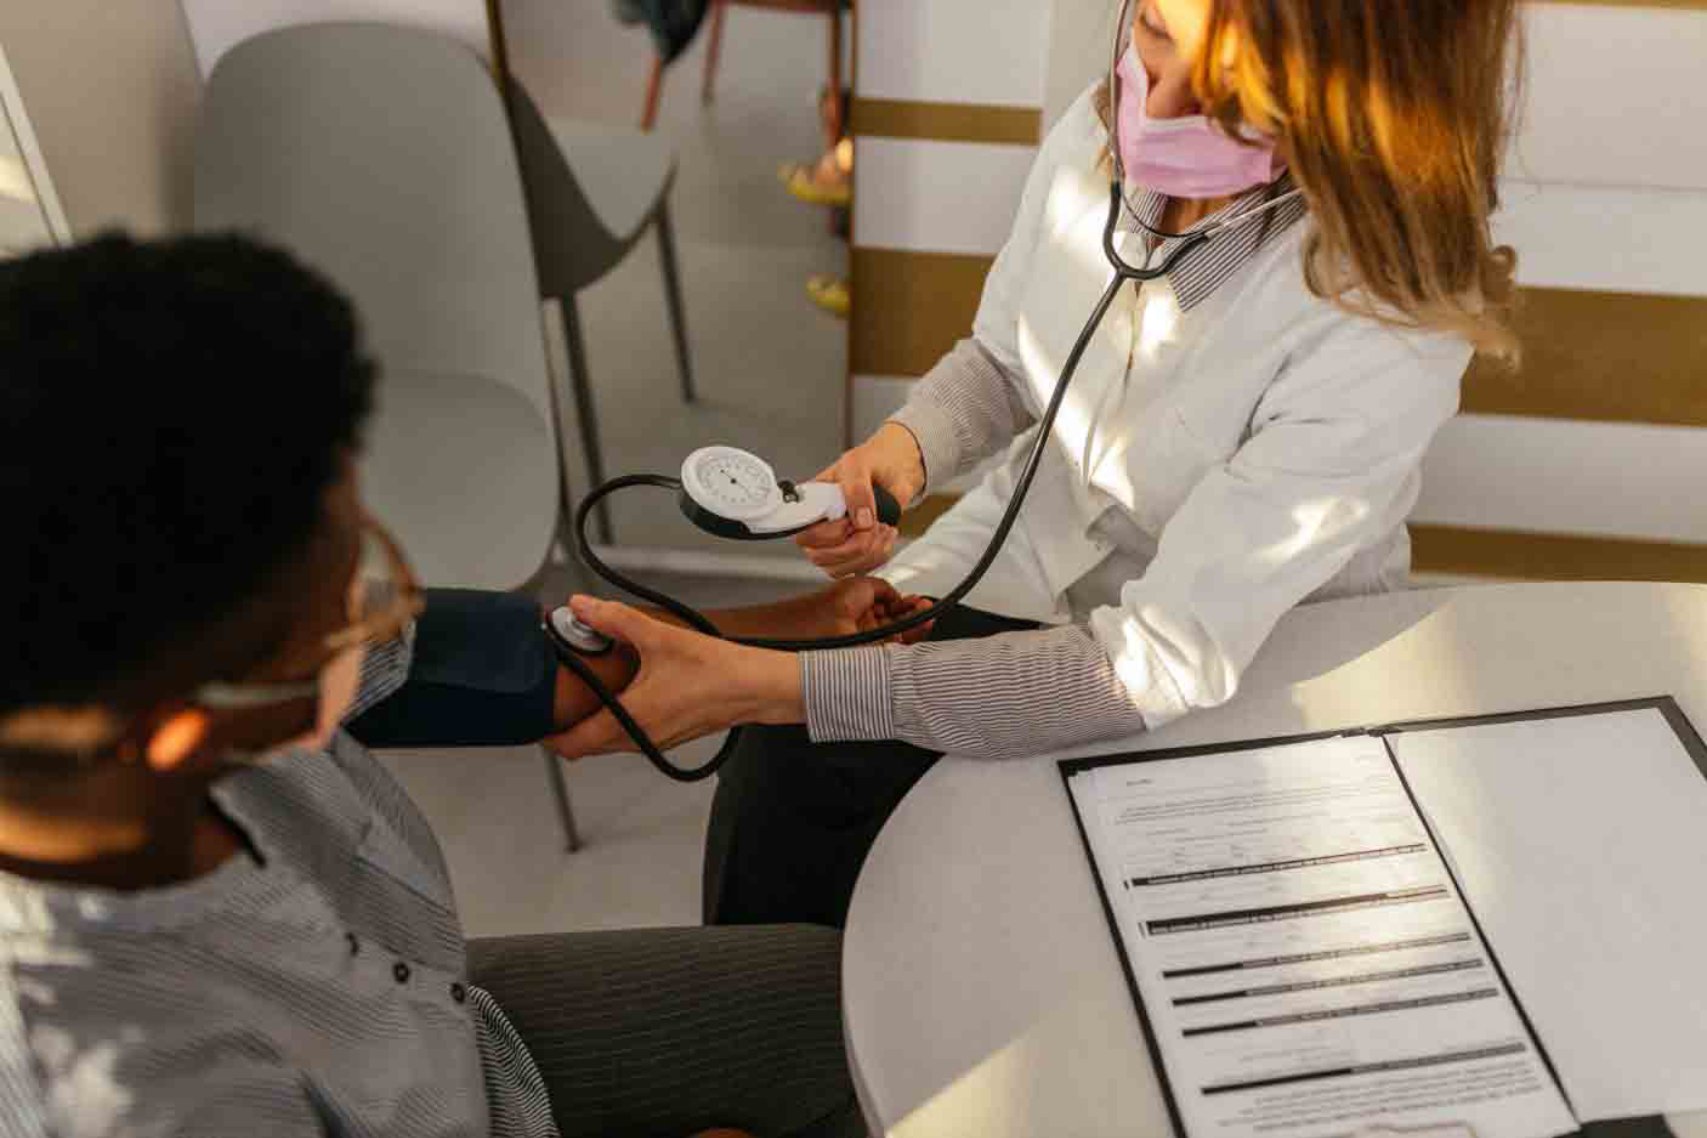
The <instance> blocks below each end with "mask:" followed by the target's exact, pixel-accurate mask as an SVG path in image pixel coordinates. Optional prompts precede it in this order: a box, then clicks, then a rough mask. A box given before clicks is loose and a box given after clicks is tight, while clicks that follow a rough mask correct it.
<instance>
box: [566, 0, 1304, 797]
mask: <svg viewBox="0 0 1707 1138" xmlns="http://www.w3.org/2000/svg"><path fill="white" fill-rule="evenodd" d="M1130 9H1131V0H1125V3H1123V4H1122V6H1121V18H1120V22H1119V24H1118V25H1117V26H1118V27H1120V28H1121V29H1124V28H1125V27H1126V26H1127V20H1126V17H1127V14H1128V13H1129V11H1130ZM1125 40H1126V36H1125V34H1124V31H1123V32H1122V34H1121V35H1119V36H1117V37H1116V45H1115V54H1114V59H1113V62H1112V63H1111V64H1110V67H1109V88H1108V89H1109V91H1110V92H1111V94H1112V95H1113V97H1112V98H1111V99H1110V105H1111V106H1110V118H1111V119H1112V120H1113V121H1111V123H1110V124H1109V139H1110V141H1111V145H1110V146H1109V151H1110V154H1111V155H1112V157H1113V162H1114V177H1113V180H1112V182H1111V184H1110V186H1109V192H1108V220H1107V222H1106V223H1105V224H1104V226H1103V233H1102V246H1103V255H1104V256H1106V257H1107V258H1108V263H1109V265H1110V267H1112V268H1113V270H1114V276H1113V277H1112V279H1110V281H1109V282H1108V286H1107V287H1106V288H1105V289H1104V290H1103V292H1102V295H1101V297H1100V298H1099V299H1098V300H1097V302H1096V305H1095V307H1094V308H1093V309H1092V310H1091V314H1090V316H1089V318H1088V319H1087V320H1086V321H1085V325H1084V328H1083V330H1081V331H1080V333H1079V336H1078V339H1077V340H1076V341H1075V342H1074V344H1073V349H1072V351H1071V352H1069V353H1068V355H1067V360H1066V362H1065V363H1064V364H1063V365H1062V367H1061V375H1060V378H1059V379H1057V380H1056V381H1055V390H1054V392H1053V393H1052V394H1051V395H1050V398H1049V404H1048V406H1047V407H1046V408H1045V409H1044V412H1043V415H1042V417H1041V418H1040V420H1039V422H1038V426H1037V434H1036V437H1035V438H1034V439H1033V440H1032V444H1031V449H1030V450H1029V451H1028V452H1027V454H1026V459H1025V465H1024V466H1023V467H1022V468H1021V470H1020V475H1019V478H1018V479H1017V480H1016V482H1015V483H1014V489H1013V494H1012V495H1011V497H1010V498H1009V499H1008V505H1007V508H1006V509H1005V510H1003V512H1002V517H1001V520H1000V521H999V522H997V524H996V528H995V530H994V531H993V532H992V533H991V535H990V541H989V543H988V544H987V545H986V546H985V547H984V552H983V554H982V555H980V556H979V558H978V560H977V562H976V563H974V564H973V566H972V569H971V570H970V571H969V572H968V573H967V574H966V576H965V578H964V579H963V580H961V582H960V583H959V584H958V585H956V586H955V587H954V588H952V589H950V590H949V591H948V592H947V593H946V594H944V595H943V596H942V597H941V598H940V599H939V600H937V601H936V602H935V603H933V604H932V605H930V606H929V607H928V608H925V609H923V610H921V611H919V612H916V613H914V614H912V615H911V616H908V617H906V618H904V619H902V620H899V621H896V622H895V623H893V624H890V625H886V626H885V627H883V628H875V629H870V630H867V631H865V632H857V633H853V634H850V635H847V636H831V637H824V638H821V639H813V640H784V639H771V638H768V637H746V636H728V637H726V636H724V635H723V633H721V632H720V631H719V630H718V628H717V626H716V625H715V624H713V623H712V622H711V621H710V620H709V619H707V618H706V616H705V615H704V614H703V613H701V612H699V611H697V610H696V609H694V608H692V607H690V606H688V605H686V604H683V603H682V602H681V601H678V600H676V599H675V598H674V597H671V596H669V595H668V594H666V593H663V592H660V591H658V590H657V589H652V588H649V587H647V586H646V585H643V584H641V583H640V582H638V581H635V580H632V579H631V578H628V577H625V576H624V575H623V574H621V573H619V572H618V571H617V570H615V569H613V568H612V567H611V566H610V565H608V564H606V563H605V562H604V561H603V560H601V559H600V558H599V556H598V554H597V552H595V551H594V549H593V546H592V543H591V542H590V541H589V540H588V538H587V520H588V518H589V517H591V515H592V512H593V510H594V509H595V508H596V507H597V506H598V504H599V503H600V502H602V501H604V500H605V499H606V498H608V497H609V496H610V495H612V494H614V493H616V492H617V491H619V490H626V489H629V488H632V487H636V486H650V487H655V488H660V489H667V490H674V491H676V492H677V496H678V500H679V505H680V507H681V509H682V512H683V513H684V514H685V515H686V516H687V517H688V520H689V521H691V522H693V523H694V524H695V525H697V526H699V527H700V528H701V529H704V530H706V531H707V532H710V533H713V534H716V535H717V536H719V537H725V538H732V539H736V540H768V539H773V538H780V537H787V536H790V535H792V534H795V533H799V532H800V531H801V530H804V529H807V528H809V527H810V526H812V525H815V524H817V523H818V522H820V521H823V520H825V519H836V518H840V517H843V516H845V515H846V513H847V505H846V503H845V502H844V501H843V500H842V494H841V490H840V488H839V487H836V486H831V485H828V484H826V483H802V484H799V485H796V484H794V483H790V482H787V481H785V480H783V479H779V478H777V477H776V474H775V472H774V471H772V470H771V468H770V466H769V464H767V463H766V462H765V461H764V460H763V459H761V458H759V457H758V456H757V455H753V454H750V453H748V452H746V451H742V450H737V449H736V448H733V447H721V446H717V447H705V448H702V449H700V450H697V451H695V452H694V453H693V454H691V455H689V456H688V458H687V460H686V461H685V462H684V463H683V464H682V473H681V476H680V477H670V476H667V475H660V474H630V475H624V476H622V477H619V478H613V479H611V480H610V481H608V482H606V483H604V484H603V485H601V486H599V487H597V488H596V489H594V490H593V491H592V492H591V493H589V494H588V495H587V496H586V498H584V499H583V500H582V502H581V505H580V508H579V509H578V510H577V511H576V514H575V540H576V545H577V548H578V550H579V552H580V555H581V558H582V560H583V561H584V562H585V563H586V565H587V567H588V568H589V569H591V570H592V571H593V572H594V573H596V574H597V575H598V576H599V577H601V578H602V579H604V580H605V581H607V582H609V583H610V584H612V585H615V586H616V587H617V588H619V589H622V590H623V591H625V592H627V593H629V594H630V595H632V596H634V597H637V598H639V599H641V600H644V601H649V602H651V603H652V604H655V605H657V606H658V607H659V608H662V609H664V610H665V611H667V612H669V613H671V614H672V615H674V616H676V617H677V618H678V619H680V620H681V621H682V622H683V623H685V624H686V625H687V626H688V627H690V628H692V629H695V630H696V631H698V632H702V633H704V634H705V635H707V636H714V637H718V638H719V639H725V640H731V641H734V642H735V643H738V644H745V645H749V646H752V647H755V648H770V649H774V650H778V651H785V652H806V651H820V650H825V649H832V648H855V647H859V646H861V645H867V644H877V643H881V642H883V641H887V640H890V639H892V638H894V637H896V636H899V635H901V634H902V633H904V632H908V631H911V630H912V629H915V628H919V627H921V626H923V625H925V624H929V623H930V622H931V621H934V620H936V619H937V618H939V617H940V616H942V615H943V614H944V613H946V612H947V611H949V610H950V609H951V608H953V607H954V606H955V605H957V604H959V603H960V602H961V601H962V600H964V599H965V597H966V596H967V594H969V593H971V592H972V590H973V589H975V588H977V586H978V583H979V582H980V581H982V580H983V579H984V575H985V574H986V573H988V572H989V570H990V566H991V565H993V564H994V563H995V560H996V556H997V555H998V554H999V553H1000V552H1001V550H1002V546H1003V544H1004V543H1005V542H1006V541H1007V538H1008V534H1009V533H1010V532H1011V531H1012V530H1013V527H1014V523H1015V522H1016V521H1018V519H1019V512H1020V508H1021V507H1022V506H1023V505H1024V504H1025V498H1026V495H1027V493H1028V492H1029V491H1030V490H1031V484H1032V481H1033V480H1034V479H1035V478H1036V477H1037V471H1038V469H1039V467H1040V466H1041V465H1042V462H1043V455H1044V453H1045V451H1046V450H1047V448H1048V444H1049V439H1050V435H1051V434H1052V432H1053V431H1054V427H1055V419H1056V416H1057V415H1058V414H1059V413H1060V411H1061V405H1062V403H1063V401H1064V400H1065V399H1066V396H1067V389H1068V387H1069V386H1070V385H1071V384H1072V382H1073V377H1074V376H1075V375H1076V374H1078V370H1079V364H1080V361H1081V360H1083V358H1084V355H1085V351H1086V349H1087V348H1089V346H1090V343H1091V339H1092V337H1093V336H1095V334H1096V332H1097V329H1098V328H1100V327H1101V326H1102V322H1103V319H1104V317H1106V316H1107V315H1108V310H1109V308H1110V306H1112V305H1113V303H1114V300H1115V298H1116V297H1117V296H1119V295H1120V291H1121V290H1122V289H1123V288H1125V287H1126V285H1128V284H1137V285H1142V284H1143V283H1144V282H1146V281H1153V280H1156V279H1158V278H1160V277H1164V276H1167V275H1168V274H1169V273H1172V272H1173V271H1174V269H1176V268H1177V267H1178V266H1179V265H1180V263H1181V262H1182V261H1184V260H1185V258H1187V257H1189V256H1191V255H1192V254H1193V253H1195V252H1196V251H1197V250H1199V249H1201V248H1203V247H1204V246H1205V245H1207V244H1209V243H1210V242H1211V241H1213V240H1215V239H1216V238H1217V237H1220V236H1222V235H1223V234H1225V233H1227V232H1229V231H1231V230H1233V229H1238V228H1241V227H1243V226H1246V225H1249V224H1250V223H1251V222H1252V221H1254V220H1257V219H1260V218H1262V217H1264V216H1266V215H1267V214H1269V213H1270V211H1272V210H1274V209H1275V208H1276V207H1278V206H1280V205H1283V204H1285V203H1286V202H1288V201H1290V200H1292V199H1293V198H1296V197H1298V196H1300V194H1301V193H1302V191H1301V190H1297V189H1294V190H1290V191H1287V192H1285V193H1282V194H1277V195H1275V196H1273V197H1272V198H1271V199H1269V200H1267V201H1265V202H1262V203H1260V204H1258V205H1255V206H1252V207H1251V208H1249V209H1244V210H1241V211H1239V212H1238V213H1236V214H1234V215H1232V216H1230V217H1226V218H1221V219H1218V220H1214V221H1211V222H1210V223H1209V224H1207V225H1205V226H1203V227H1202V228H1200V229H1193V230H1188V231H1186V232H1184V233H1167V232H1164V231H1162V230H1158V229H1155V228H1153V227H1152V226H1150V225H1149V224H1147V223H1146V222H1145V221H1144V220H1143V217H1142V214H1141V212H1140V211H1139V210H1138V209H1137V208H1136V207H1134V206H1133V204H1132V203H1131V202H1130V201H1129V200H1128V199H1127V197H1126V193H1125V185H1126V176H1125V168H1124V166H1123V165H1122V163H1121V159H1120V147H1119V146H1118V145H1114V144H1112V143H1113V140H1114V139H1116V138H1118V137H1119V134H1118V131H1119V121H1118V120H1119V114H1120V110H1119V104H1120V100H1119V97H1118V92H1119V87H1118V85H1117V84H1118V78H1117V75H1116V69H1117V67H1118V65H1119V61H1120V55H1121V52H1122V51H1123V50H1124V48H1123V45H1124V43H1125ZM1122 209H1124V210H1125V211H1126V212H1127V213H1129V214H1130V216H1131V217H1132V219H1133V220H1134V221H1135V222H1136V223H1137V224H1138V225H1139V226H1140V227H1141V228H1142V229H1143V230H1144V231H1145V232H1147V233H1148V234H1150V235H1151V237H1153V238H1155V239H1157V240H1156V241H1154V242H1146V244H1147V245H1149V246H1150V247H1149V249H1148V250H1147V251H1146V256H1145V263H1144V264H1142V265H1134V264H1132V263H1131V262H1129V261H1127V260H1126V259H1125V257H1123V256H1122V255H1121V253H1120V248H1119V240H1118V238H1119V229H1120V217H1121V212H1122ZM1172 241H1177V242H1178V244H1177V245H1175V246H1174V247H1173V248H1172V249H1167V250H1166V256H1164V257H1163V258H1162V260H1161V261H1160V263H1158V264H1155V265H1151V264H1150V263H1149V262H1150V260H1151V257H1152V256H1153V255H1154V254H1155V253H1156V251H1157V250H1158V249H1164V248H1166V245H1167V243H1168V242H1172ZM873 490H874V492H875V493H876V498H877V504H878V510H877V513H878V517H879V519H880V520H882V521H883V522H884V523H885V524H887V525H894V524H895V523H896V522H898V521H899V520H900V517H901V508H900V504H899V503H897V502H896V501H895V499H894V497H893V496H892V495H890V494H889V493H888V492H887V491H885V490H884V489H883V488H882V487H879V486H874V487H873ZM544 628H545V632H546V634H547V636H548V638H549V640H550V642H551V644H552V646H553V649H554V651H555V653H556V655H557V658H558V659H559V660H560V661H562V663H563V664H564V666H565V667H567V668H569V669H570V670H571V671H572V672H574V673H575V674H576V675H577V676H578V677H580V679H581V680H582V682H584V683H585V684H586V685H587V686H588V687H589V688H591V689H592V690H593V692H594V694H595V695H597V696H598V698H599V700H600V701H601V702H602V703H603V704H604V705H605V707H606V708H607V709H608V710H609V711H610V713H611V715H612V716H614V717H615V718H616V721H617V722H618V723H619V724H620V725H621V726H622V728H623V730H624V731H626V732H627V733H628V735H629V737H630V738H632V739H633V741H634V744H635V746H636V747H638V748H639V750H640V753H641V754H643V755H645V756H646V758H647V759H649V760H650V761H651V763H652V765H653V766H655V767H657V768H658V770H659V771H661V772H663V773H664V774H665V775H667V776H669V777H670V778H672V779H675V780H676V781H678V782H698V781H699V780H701V779H705V778H709V777H710V776H712V775H713V774H716V773H717V771H718V769H719V768H720V767H722V766H723V764H724V763H725V762H727V761H728V759H729V757H730V756H731V755H732V754H733V753H734V751H735V748H736V746H737V745H738V744H739V742H740V737H741V732H742V728H741V727H739V726H737V727H735V728H733V729H731V730H730V732H729V734H728V736H727V737H726V738H725V739H724V741H723V745H722V746H721V747H720V748H719V749H718V751H717V753H716V754H715V755H714V756H712V757H711V758H710V759H709V760H707V761H706V762H705V763H704V764H702V765H700V766H698V767H692V768H684V767H680V766H677V765H676V764H675V763H672V762H671V761H670V760H669V759H668V758H667V757H666V756H665V755H664V753H663V752H662V751H661V750H659V748H658V747H657V745H656V744H654V743H653V741H652V739H651V737H650V736H648V735H647V734H646V731H645V729H644V728H642V727H641V726H640V724H639V723H637V722H635V720H634V718H633V717H632V716H630V715H629V713H628V711H627V709H626V708H624V707H623V706H622V701H621V699H619V698H618V697H617V695H616V693H615V692H613V691H611V690H610V688H609V686H608V685H606V684H605V683H604V681H603V680H601V679H600V678H599V676H598V673H597V672H595V671H594V670H593V669H592V668H591V667H590V666H589V665H588V664H587V659H588V658H589V657H597V656H600V655H604V654H606V653H608V652H610V651H612V650H613V648H614V644H613V643H612V641H611V640H610V639H609V638H608V637H605V636H604V635H602V634H601V633H599V632H597V631H596V630H594V629H592V628H589V627H587V626H586V625H584V624H582V623H581V622H580V621H578V620H576V619H575V617H574V616H573V614H571V613H570V611H569V610H568V609H567V608H559V609H557V610H555V611H554V612H552V613H551V614H550V616H549V617H548V618H547V619H546V621H545V625H544Z"/></svg>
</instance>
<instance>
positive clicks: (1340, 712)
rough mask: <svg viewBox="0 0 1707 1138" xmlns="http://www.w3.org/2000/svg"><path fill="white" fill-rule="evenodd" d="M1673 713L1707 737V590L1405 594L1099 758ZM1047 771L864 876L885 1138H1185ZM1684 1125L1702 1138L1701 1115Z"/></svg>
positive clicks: (868, 1095) (863, 975) (967, 798)
mask: <svg viewBox="0 0 1707 1138" xmlns="http://www.w3.org/2000/svg"><path fill="white" fill-rule="evenodd" d="M1661 694H1670V695H1673V696H1676V697H1677V700H1678V702H1679V703H1680V704H1681V705H1682V707H1683V709H1684V711H1685V712H1686V713H1687V714H1688V715H1689V717H1690V719H1691V720H1692V721H1693V722H1694V723H1695V725H1696V726H1697V728H1699V729H1702V730H1703V731H1707V587H1699V586H1689V585H1641V584H1612V585H1510V586H1488V587H1482V588H1471V589H1450V590H1437V591H1427V592H1416V593H1404V594H1397V595H1389V596H1384V597H1368V598H1360V599H1357V600H1350V601H1338V602H1333V603H1330V604H1325V605H1315V606H1310V607H1308V608H1303V609H1300V610H1298V611H1296V612H1294V613H1293V614H1291V615H1290V616H1288V617H1287V618H1286V619H1285V620H1284V621H1282V622H1281V624H1280V626H1279V628H1278V629H1277V630H1276V631H1275V634H1274V636H1273V638H1272V639H1271V640H1270V641H1269V643H1268V645H1267V646H1266V647H1265V648H1264V650H1263V652H1262V653H1261V655H1260V656H1259V657H1258V659H1257V661H1256V663H1255V664H1254V665H1253V666H1252V668H1251V670H1250V672H1249V673H1248V675H1247V676H1246V678H1245V682H1244V688H1243V692H1242V694H1240V696H1239V697H1238V698H1237V699H1235V700H1234V701H1233V702H1232V703H1231V704H1229V705H1228V706H1226V707H1223V708H1219V709H1217V710H1215V711H1212V712H1205V713H1201V714H1198V715H1194V716H1190V717H1188V718H1187V719H1185V720H1182V721H1180V722H1178V723H1175V724H1172V725H1171V726H1169V727H1167V728H1166V729H1164V730H1161V731H1157V732H1155V733H1154V734H1152V735H1148V736H1145V737H1142V738H1139V739H1134V740H1129V741H1127V742H1126V743H1122V744H1115V745H1106V746H1103V747H1099V748H1096V750H1098V751H1102V752H1111V751H1120V750H1145V749H1155V748H1161V747H1171V746H1179V745H1182V744H1191V743H1207V742H1219V741H1225V740H1233V739H1242V738H1253V737H1263V736H1272V735H1285V734H1294V733H1299V732H1306V731H1323V730H1332V729H1337V728H1342V727H1352V726H1358V725H1364V724H1371V723H1385V722H1393V721H1397V720H1407V719H1418V718H1426V717H1431V716H1454V715H1472V714H1481V713H1490V712H1499V711H1517V710H1524V709H1530V708H1539V707H1553V706H1562V705H1569V704H1578V703H1591V702H1598V701H1603V700H1613V699H1626V698H1636V697H1641V696H1652V695H1661ZM1074 753H1075V754H1078V753H1090V752H1088V751H1082V752H1074ZM1056 757H1059V756H1051V757H1048V758H1037V759H1028V760H1024V761H1019V762H1007V763H991V762H977V761H973V760H967V759H955V758H952V757H951V758H947V759H944V760H943V761H942V762H940V763H938V764H937V766H936V767H935V768H934V769H933V770H932V771H931V772H930V774H929V775H927V776H926V777H925V778H924V780H923V781H921V782H920V783H919V785H918V786H917V787H915V788H914V789H913V791H912V793H911V794H909V795H908V796H907V798H906V799H905V801H903V802H902V804H901V807H900V809H898V810H897V811H896V812H895V816H894V817H893V818H892V819H890V821H889V824H888V826H887V827H886V828H885V829H884V831H883V833H882V834H881V836H880V837H879V838H878V840H877V844H876V846H875V847H874V848H873V850H872V852H871V856H870V858H869V859H868V860H867V862H866V865H865V869H864V871H863V872H862V873H861V875H860V879H859V885H858V887H857V888H856V890H855V892H854V898H853V908H852V911H851V913H850V915H849V919H848V927H847V936H846V940H845V946H844V949H843V965H842V971H843V996H842V1000H843V1013H844V1017H845V1023H846V1031H847V1036H848V1044H849V1055H850V1060H851V1062H852V1064H853V1068H854V1077H855V1081H856V1084H857V1085H858V1088H859V1092H860V1096H861V1100H862V1102H863V1104H864V1106H865V1109H866V1114H867V1117H868V1118H869V1119H870V1120H871V1121H872V1124H873V1127H874V1129H876V1130H879V1131H881V1132H882V1133H884V1134H887V1135H894V1136H898V1138H955V1136H959V1135H968V1136H973V1135H975V1136H977V1138H1009V1136H1012V1138H1019V1136H1021V1135H1024V1136H1036V1138H1102V1136H1115V1135H1119V1136H1123V1138H1125V1136H1132V1135H1138V1136H1143V1138H1150V1136H1158V1138H1159V1136H1163V1135H1167V1134H1168V1133H1169V1132H1170V1131H1169V1123H1168V1117H1167V1112H1166V1109H1165V1107H1164V1106H1163V1102H1162V1096H1161V1092H1160V1089H1159V1087H1158V1085H1157V1081H1156V1075H1155V1072H1154V1069H1153V1067H1152V1066H1151V1063H1150V1059H1149V1057H1148V1055H1147V1053H1146V1052H1145V1049H1144V1041H1143V1038H1142V1035H1141V1034H1140V1028H1139V1026H1138V1016H1137V1013H1136V1011H1135V1010H1134V1009H1133V1006H1132V1000H1131V996H1130V995H1129V993H1128V990H1127V987H1126V983H1125V981H1124V980H1123V979H1122V977H1121V972H1120V965H1119V961H1118V957H1117V955H1116V951H1115V947H1114V941H1113V938H1112V936H1111V935H1110V933H1109V930H1108V924H1107V921H1106V920H1105V919H1104V917H1103V914H1102V911H1101V909H1100V907H1099V903H1098V901H1097V894H1096V887H1095V884H1094V882H1093V880H1092V875H1091V869H1090V866H1089V864H1088V862H1087V860H1086V857H1085V853H1084V849H1083V847H1082V845H1081V844H1080V840H1079V837H1078V835H1077V833H1076V831H1075V830H1074V827H1073V820H1072V813H1071V807H1070V806H1069V805H1068V802H1067V797H1066V793H1065V791H1064V790H1063V788H1062V784H1061V778H1060V775H1059V773H1058V772H1057V770H1056V767H1055V763H1054V758H1056ZM1704 821H1707V820H1704ZM1702 884H1703V889H1704V890H1707V882H1703V883H1702ZM1671 1125H1672V1128H1673V1130H1674V1131H1675V1132H1676V1133H1677V1135H1678V1138H1707V1114H1694V1115H1689V1116H1683V1117H1673V1118H1672V1119H1671Z"/></svg>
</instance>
